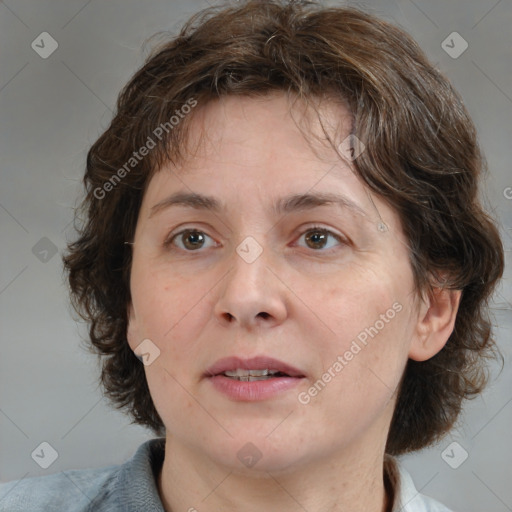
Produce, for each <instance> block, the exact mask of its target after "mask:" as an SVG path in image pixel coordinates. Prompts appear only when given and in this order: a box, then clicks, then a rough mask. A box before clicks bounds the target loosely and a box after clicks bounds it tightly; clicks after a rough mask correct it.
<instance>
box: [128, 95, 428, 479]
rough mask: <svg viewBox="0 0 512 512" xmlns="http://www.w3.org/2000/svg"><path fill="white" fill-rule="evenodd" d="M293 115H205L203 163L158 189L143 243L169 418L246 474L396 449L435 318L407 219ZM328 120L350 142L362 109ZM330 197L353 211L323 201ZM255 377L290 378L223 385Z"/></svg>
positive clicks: (155, 372)
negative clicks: (419, 354) (417, 363)
mask: <svg viewBox="0 0 512 512" xmlns="http://www.w3.org/2000/svg"><path fill="white" fill-rule="evenodd" d="M288 105H289V103H288V101H287V99H286V97H285V96H284V95H280V94H274V95H271V96H268V97H265V98H260V99H250V98H240V97H239V98H237V97H227V98H224V99H222V100H221V101H215V102H211V103H209V104H207V105H206V106H205V107H202V108H201V110H197V112H195V114H194V115H195V117H194V119H193V120H191V121H192V124H191V131H190V137H191V138H190V139H189V140H190V142H196V143H197V151H196V152H195V153H194V154H193V156H191V157H190V158H189V159H188V160H187V161H186V162H185V163H184V164H182V165H180V166H179V167H173V166H172V165H170V164H169V165H168V166H166V167H164V168H163V169H161V170H160V171H159V172H158V173H156V174H155V176H154V177H153V178H152V179H151V182H150V183H149V186H148V188H147V191H146V193H145V196H144V199H143V203H142V206H141V210H140V214H139V219H138V224H137V229H136V234H135V238H134V246H133V251H134V252H133V263H132V270H131V295H132V304H131V306H130V311H129V313H130V325H129V329H128V339H129V343H130V346H131V347H132V349H133V350H134V351H135V352H137V353H145V354H146V355H145V356H144V361H145V371H146V376H147V380H148V384H149V389H150V392H151V396H152V398H153V401H154V404H155V406H156V409H157V410H158V412H159V414H160V416H161V418H162V420H163V422H164V424H165V426H166V429H167V435H168V436H171V437H172V439H173V441H174V442H175V443H180V444H181V445H182V446H187V448H188V449H189V450H190V452H191V453H192V452H193V453H195V454H199V455H201V456H205V457H206V458H207V459H209V460H210V461H214V462H216V463H220V464H223V465H226V466H228V467H230V468H231V469H233V468H235V469H239V470H244V465H245V466H247V467H250V466H251V465H253V464H255V461H256V465H255V469H262V470H266V471H272V470H277V469H286V468H293V467H295V466H297V465H300V464H304V463H308V462H314V461H318V460H325V459H326V458H328V457H332V456H334V455H336V454H341V453H343V452H346V453H348V452H350V450H355V449H356V448H357V450H359V453H360V450H361V448H362V447H365V446H366V447H368V446H373V447H375V446H381V447H383V443H385V439H386V437H387V432H388V427H389V422H390V420H391V416H392V412H393V406H394V403H395V394H394V392H395V390H396V388H397V386H398V383H399V380H400V378H401V376H402V372H403V369H404V367H405V364H406V361H407V358H408V355H409V353H410V350H411V344H412V343H413V341H414V339H416V337H417V322H418V317H419V315H420V314H421V313H420V312H419V311H420V309H417V307H416V303H414V299H415V296H414V295H413V293H412V290H413V276H412V270H411V267H410V264H409V257H408V247H407V243H406V240H405V238H404V236H403V234H402V232H401V228H400V223H399V219H398V217H397V215H396V214H395V213H394V212H393V211H392V210H391V209H390V207H388V206H387V205H386V204H385V203H384V202H382V201H381V200H380V199H379V198H377V197H375V196H372V197H370V195H369V191H368V188H367V187H365V186H364V185H363V184H362V182H361V181H360V180H359V179H358V178H356V176H355V174H354V173H353V172H352V171H351V162H350V159H347V160H345V161H343V160H342V159H340V158H339V157H338V156H337V155H336V154H335V152H334V151H333V149H332V148H331V147H330V146H329V145H328V144H327V142H326V141H325V140H324V141H322V142H320V141H318V140H316V141H315V142H314V144H313V147H314V149H315V151H314V150H313V149H312V147H311V146H310V145H309V144H308V143H307V142H306V140H305V139H304V136H303V134H302V133H301V132H300V130H299V129H298V127H297V125H296V124H295V123H294V120H293V119H292V118H291V117H290V115H289V113H288ZM321 113H322V114H323V120H324V122H327V123H329V121H330V122H331V125H332V126H334V120H336V121H337V122H341V129H339V130H338V132H337V135H336V134H334V132H332V133H333V136H337V137H338V141H339V142H341V141H343V140H344V139H345V137H346V136H347V134H348V130H349V126H350V119H349V115H348V112H347V111H346V110H345V109H344V108H343V107H342V106H340V105H335V104H333V103H328V104H327V103H326V104H325V105H323V106H321ZM310 121H311V124H310V127H309V129H310V130H312V131H313V133H316V134H317V135H319V136H320V135H321V134H322V132H321V128H320V126H319V124H318V122H317V121H314V118H313V117H310ZM203 129H204V134H206V136H204V137H202V138H201V137H200V136H201V134H202V133H203ZM345 147H346V146H345V145H344V144H342V146H341V149H342V150H343V149H344V148H345ZM347 154H348V153H347ZM356 154H357V153H356ZM178 193H180V194H197V195H200V196H208V197H209V198H211V199H212V200H215V203H216V204H217V205H218V209H213V208H210V207H206V206H211V204H209V203H208V202H207V201H200V200H198V199H197V198H196V200H195V202H190V201H189V203H188V204H184V203H180V202H179V201H178V202H176V201H172V200H171V199H170V198H172V197H173V196H174V195H175V194H178ZM327 194H328V195H332V196H336V197H338V198H339V202H331V203H327V202H325V203H324V204H321V203H322V201H321V200H320V199H318V198H317V199H315V197H316V196H322V195H324V196H325V195H327ZM302 196H305V197H302ZM383 223H384V224H385V226H383ZM144 340H145V341H144ZM148 340H149V341H148ZM225 358H239V360H233V359H232V360H231V361H230V360H227V361H226V359H225ZM251 358H259V359H255V360H253V361H248V360H249V359H251ZM261 358H269V359H272V360H273V361H267V360H264V359H261ZM222 360H224V361H222ZM219 361H220V362H219ZM286 365H288V366H286ZM237 367H238V368H242V369H246V370H248V369H250V368H253V369H255V370H264V369H269V370H275V371H278V370H281V371H282V372H283V373H285V374H287V375H288V376H287V377H284V376H274V377H269V376H266V377H265V376H263V375H260V377H261V379H262V380H258V379H256V380H239V378H236V376H234V375H233V374H231V376H227V375H223V372H224V371H229V370H232V371H235V370H236V368H237ZM292 368H293V369H292ZM252 373H253V375H252V376H253V377H257V376H258V373H257V372H256V373H255V372H252ZM246 379H247V377H246ZM354 453H356V452H354Z"/></svg>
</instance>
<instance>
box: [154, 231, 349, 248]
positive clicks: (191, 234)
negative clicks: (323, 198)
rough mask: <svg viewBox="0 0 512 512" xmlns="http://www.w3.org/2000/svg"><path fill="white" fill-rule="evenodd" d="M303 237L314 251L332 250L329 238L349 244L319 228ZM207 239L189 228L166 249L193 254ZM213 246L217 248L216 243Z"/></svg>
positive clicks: (171, 237)
mask: <svg viewBox="0 0 512 512" xmlns="http://www.w3.org/2000/svg"><path fill="white" fill-rule="evenodd" d="M303 237H305V240H306V244H307V245H308V247H309V248H310V249H313V250H321V249H326V248H327V249H331V248H332V246H331V247H326V246H327V241H328V239H329V238H333V239H335V240H336V241H337V242H338V243H339V244H343V245H346V244H347V242H346V241H345V240H344V239H343V238H342V237H341V236H340V235H338V234H336V233H334V232H332V231H331V230H329V229H326V228H322V227H318V226H315V227H312V228H308V229H307V230H306V231H304V232H303V233H302V235H301V236H300V237H299V240H300V239H301V238H303ZM207 239H210V240H213V239H212V237H211V236H209V235H207V234H206V233H205V232H204V231H200V230H197V229H190V228H189V229H184V230H182V231H180V232H179V233H176V234H174V235H172V236H170V237H169V238H168V240H166V241H165V243H164V245H165V246H166V247H168V246H171V245H176V246H178V248H180V249H183V250H184V251H187V252H192V251H197V250H198V249H202V248H204V247H205V245H204V244H205V241H206V240H207ZM178 242H181V245H180V244H178ZM213 246H215V243H214V244H213ZM210 247H211V245H210Z"/></svg>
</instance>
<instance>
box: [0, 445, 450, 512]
mask: <svg viewBox="0 0 512 512" xmlns="http://www.w3.org/2000/svg"><path fill="white" fill-rule="evenodd" d="M164 450H165V439H151V440H150V441H146V442H145V443H144V444H142V445H141V446H140V447H139V448H138V449H137V451H136V453H135V455H134V456H133V457H132V458H131V459H130V460H128V461H127V462H125V463H124V464H120V465H116V466H109V467H105V468H100V469H82V470H70V471H63V472H61V473H56V474H53V475H47V476H41V477H34V478H24V479H21V480H15V481H13V482H8V483H5V484H1V485H0V512H107V511H108V512H165V511H164V508H163V505H162V502H161V501H160V496H159V494H158V489H157V485H156V476H157V475H158V473H159V471H160V468H161V467H162V463H163V460H164ZM385 465H386V471H387V474H388V476H389V479H390V482H391V484H392V486H393V489H394V496H395V498H394V506H393V512H451V511H450V510H449V509H448V508H446V507H445V506H444V505H442V504H441V503H439V502H437V501H435V500H433V499H432V498H429V497H427V496H423V495H422V494H419V493H418V491H417V490H416V488H415V486H414V483H413V481H412V478H411V476H410V475H409V473H408V472H407V471H406V470H405V469H404V468H403V467H402V466H401V465H400V463H399V461H398V460H397V459H395V458H393V457H389V456H386V461H385ZM189 510H194V506H193V504H191V507H190V509H189ZM198 510H200V507H199V508H198Z"/></svg>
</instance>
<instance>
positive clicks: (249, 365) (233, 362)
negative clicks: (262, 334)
mask: <svg viewBox="0 0 512 512" xmlns="http://www.w3.org/2000/svg"><path fill="white" fill-rule="evenodd" d="M237 368H241V369H242V370H264V369H268V370H274V371H278V372H282V373H286V374H287V375H289V376H290V377H304V373H303V372H302V371H300V370H298V369H297V368H294V367H293V366H291V365H289V364H287V363H284V362H283V361H279V360H278V359H274V358H272V357H267V356H258V357H252V358H250V359H242V358H240V357H225V358H223V359H219V360H218V361H217V362H216V363H214V364H213V365H212V366H210V367H209V368H208V369H207V370H206V372H205V375H206V377H213V376H214V375H220V374H221V373H224V372H226V371H233V370H236V369H237Z"/></svg>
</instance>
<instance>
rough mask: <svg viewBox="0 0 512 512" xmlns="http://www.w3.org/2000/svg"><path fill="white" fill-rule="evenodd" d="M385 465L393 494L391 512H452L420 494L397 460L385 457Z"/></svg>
mask: <svg viewBox="0 0 512 512" xmlns="http://www.w3.org/2000/svg"><path fill="white" fill-rule="evenodd" d="M385 464H386V467H387V469H388V471H389V474H390V479H391V481H392V485H393V488H394V492H395V496H394V503H393V509H392V512H453V511H452V510H451V509H449V508H448V507H446V506H445V505H443V504H442V503H440V502H439V501H437V500H435V499H434V498H431V497H429V496H425V495H424V494H420V493H419V492H418V491H417V490H416V486H415V485H414V481H413V479H412V477H411V475H410V474H409V472H408V471H407V470H406V469H405V467H404V466H403V465H402V464H401V463H400V461H399V460H398V459H396V458H394V457H389V456H386V463H385Z"/></svg>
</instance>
